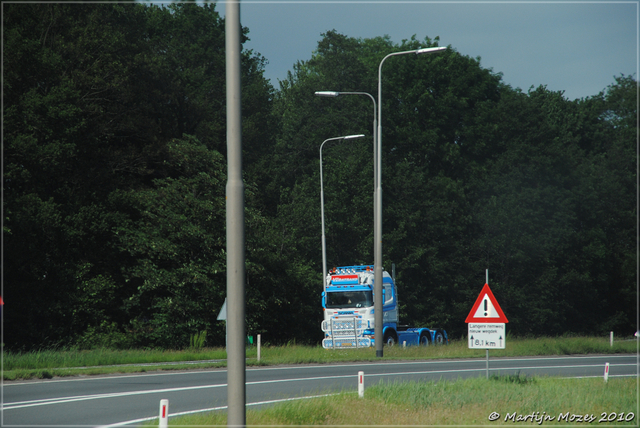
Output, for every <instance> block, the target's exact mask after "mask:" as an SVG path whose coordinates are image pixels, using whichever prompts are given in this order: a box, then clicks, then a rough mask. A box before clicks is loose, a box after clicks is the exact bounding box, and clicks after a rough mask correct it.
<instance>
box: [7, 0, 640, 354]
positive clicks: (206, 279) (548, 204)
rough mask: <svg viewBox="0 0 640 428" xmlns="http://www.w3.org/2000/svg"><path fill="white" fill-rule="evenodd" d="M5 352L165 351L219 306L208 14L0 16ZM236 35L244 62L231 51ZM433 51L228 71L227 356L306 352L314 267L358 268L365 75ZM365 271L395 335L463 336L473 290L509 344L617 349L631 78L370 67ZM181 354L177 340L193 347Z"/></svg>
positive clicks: (632, 174) (212, 37)
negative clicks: (234, 100)
mask: <svg viewBox="0 0 640 428" xmlns="http://www.w3.org/2000/svg"><path fill="white" fill-rule="evenodd" d="M3 11H4V14H3V17H2V19H3V30H4V34H3V36H4V51H3V55H4V57H3V65H4V70H3V72H4V79H3V85H4V86H3V91H4V111H3V141H4V147H3V155H4V158H3V161H4V175H3V191H4V194H3V196H4V197H3V213H4V215H3V240H4V248H5V249H6V250H7V251H5V252H4V255H3V267H4V271H3V273H4V277H3V280H4V290H3V293H4V294H3V300H4V301H5V302H6V307H5V313H4V320H5V321H6V326H7V328H5V329H4V343H5V344H6V345H7V347H8V348H9V349H11V350H14V351H18V350H32V349H42V348H50V347H53V348H55V347H77V348H99V347H105V346H106V347H113V348H130V347H149V348H153V347H162V348H185V347H188V346H189V345H190V340H191V339H192V338H194V337H196V335H198V334H201V332H203V331H206V332H207V333H206V337H204V338H201V339H202V340H206V343H207V344H209V345H212V346H215V345H221V344H222V343H224V335H225V333H224V325H223V323H220V322H218V321H217V320H216V318H215V316H216V314H217V313H218V311H219V309H220V307H221V306H222V304H223V302H224V297H225V294H226V271H225V270H226V266H225V265H226V254H225V221H224V219H225V202H224V193H225V190H224V183H225V181H226V175H225V167H226V165H225V153H226V143H225V135H226V124H225V88H224V77H225V74H224V21H223V19H221V18H220V16H219V15H218V12H217V11H216V10H215V4H205V5H197V4H195V3H190V2H180V3H175V4H171V5H170V6H169V7H164V6H156V5H143V4H138V3H130V4H121V3H104V4H99V3H95V4H81V3H58V4H55V3H41V4H35V3H12V4H7V5H5V8H4V9H3ZM248 34H249V32H248V29H244V30H243V42H244V41H246V40H247V38H248ZM438 42H439V40H438V38H435V39H430V38H426V39H425V40H423V41H420V40H417V39H416V38H415V37H412V38H411V39H408V40H403V41H402V42H401V43H399V44H395V43H393V42H392V41H391V40H390V39H389V37H387V36H385V37H375V38H372V39H356V38H351V37H347V36H345V35H342V34H340V33H338V32H336V31H334V30H332V31H328V32H326V33H325V34H323V35H322V38H321V40H320V41H319V43H318V47H317V49H316V50H315V51H314V52H313V54H312V56H311V58H310V59H308V60H300V61H298V62H297V63H296V64H294V66H293V70H292V71H291V72H290V73H289V74H288V76H287V78H286V79H285V80H284V81H281V82H280V88H279V90H278V91H275V90H274V88H273V87H272V86H271V85H270V84H269V83H268V82H267V81H266V80H265V79H264V77H263V69H264V65H265V63H266V59H265V58H263V57H261V56H260V55H259V54H257V53H254V52H252V51H249V50H244V51H243V54H242V85H243V87H242V91H243V92H242V93H243V100H242V113H243V150H244V152H243V156H244V157H243V159H244V167H243V169H244V174H245V175H244V178H245V182H246V195H245V202H246V203H245V206H246V213H245V220H246V226H245V230H246V231H245V235H246V279H247V287H246V290H247V293H246V305H247V308H246V313H247V334H257V333H262V334H263V335H264V337H265V338H266V337H268V340H269V341H270V342H272V343H287V342H290V341H292V340H293V341H296V342H297V343H307V344H316V343H318V342H319V340H320V339H321V337H322V335H321V332H320V329H319V323H320V320H321V316H322V314H321V310H320V304H319V300H320V295H319V294H320V291H319V290H320V284H321V283H322V276H323V275H322V273H321V260H322V258H321V245H320V244H321V224H320V216H321V213H320V203H319V197H320V193H319V181H320V176H319V152H318V150H319V147H320V144H321V143H322V142H323V141H324V140H326V139H327V138H332V137H336V136H342V135H349V134H364V135H365V138H362V139H354V140H345V141H335V142H331V143H330V144H327V145H326V146H325V149H324V150H325V151H324V152H323V162H324V163H323V177H322V180H323V184H324V193H325V226H326V242H327V258H328V263H329V265H331V266H337V265H352V264H365V263H366V264H369V263H371V262H372V259H373V251H372V247H373V237H372V224H373V195H372V189H373V180H372V179H373V162H372V159H373V156H372V135H373V129H372V128H373V127H372V117H371V112H372V104H371V100H370V99H369V98H368V97H365V96H355V95H350V96H349V95H343V96H339V97H337V98H331V99H328V98H320V97H315V96H314V95H313V94H314V92H315V91H318V90H334V91H364V92H368V93H371V94H375V93H376V90H377V83H378V75H377V72H378V65H379V63H380V61H381V60H382V58H384V57H385V56H386V55H387V54H388V53H390V52H394V51H403V50H412V49H417V48H421V47H430V46H437V45H438ZM382 81H383V94H382V111H383V112H384V114H383V117H382V123H381V124H380V125H381V127H382V144H383V154H382V164H383V170H382V177H381V178H382V183H383V189H384V190H383V192H384V193H383V258H384V267H385V268H386V269H387V270H390V268H391V265H392V263H395V265H396V270H397V272H398V277H397V278H398V283H399V303H400V313H401V321H402V323H405V324H418V325H427V326H431V327H442V328H445V329H447V331H448V332H449V334H450V336H460V335H461V334H464V332H465V331H466V328H465V325H464V322H463V321H464V319H465V317H466V314H467V313H468V310H469V309H470V307H471V306H472V304H473V301H474V300H475V298H476V296H477V294H478V291H479V290H480V288H481V287H482V284H483V282H484V272H485V269H489V272H490V284H491V287H492V290H493V292H494V294H495V295H496V296H497V298H498V300H499V301H500V304H501V306H502V308H503V310H504V311H505V313H506V314H507V317H508V318H509V320H510V324H509V331H510V332H513V333H516V334H523V335H524V334H531V335H540V334H563V333H568V332H570V333H581V334H584V333H598V334H601V333H603V332H607V331H610V330H615V331H616V333H617V334H618V332H619V334H623V335H625V334H631V333H633V332H634V331H635V328H636V326H635V320H636V308H635V305H634V304H633V303H634V302H636V301H637V290H636V269H635V267H636V249H637V242H636V241H635V238H634V237H635V236H636V221H635V220H636V218H637V208H636V204H635V203H634V201H635V196H636V191H637V176H636V174H637V172H636V171H637V158H636V153H635V147H636V146H635V144H634V142H635V141H636V138H637V132H638V130H637V103H636V100H637V91H638V84H637V80H636V79H635V78H633V77H630V76H623V75H622V76H619V77H616V78H615V82H614V83H613V84H612V85H610V86H609V87H608V88H606V89H605V90H603V91H602V92H601V93H599V94H596V95H594V96H592V97H588V98H585V99H581V100H575V101H569V100H567V99H565V98H564V96H563V94H562V92H553V91H549V90H548V89H547V88H546V87H544V86H541V87H538V88H530V89H529V90H528V91H527V92H523V91H522V90H520V89H514V88H511V87H510V86H508V85H506V84H504V83H503V82H502V80H501V75H500V74H499V73H494V72H493V71H492V70H487V69H484V68H482V67H481V65H480V58H470V57H468V56H465V55H463V54H461V53H459V52H457V51H456V50H455V49H454V48H453V47H451V46H449V48H448V49H447V50H446V51H445V52H442V53H438V54H434V55H427V56H415V55H403V56H397V57H392V58H389V60H388V62H386V63H385V66H384V69H383V76H382ZM198 337H199V336H198Z"/></svg>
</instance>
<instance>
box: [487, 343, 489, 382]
mask: <svg viewBox="0 0 640 428" xmlns="http://www.w3.org/2000/svg"><path fill="white" fill-rule="evenodd" d="M487 379H489V350H488V349H487Z"/></svg>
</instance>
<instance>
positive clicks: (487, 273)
mask: <svg viewBox="0 0 640 428" xmlns="http://www.w3.org/2000/svg"><path fill="white" fill-rule="evenodd" d="M485 279H486V280H487V282H486V283H487V285H489V269H487V270H486V278H485ZM487 379H489V350H488V349H487Z"/></svg>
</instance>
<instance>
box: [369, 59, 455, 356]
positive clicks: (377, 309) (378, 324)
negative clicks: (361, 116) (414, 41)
mask: <svg viewBox="0 0 640 428" xmlns="http://www.w3.org/2000/svg"><path fill="white" fill-rule="evenodd" d="M446 49H447V48H445V47H435V48H423V49H416V50H412V51H402V52H392V53H390V54H388V55H387V56H385V57H384V58H382V61H380V65H379V66H378V134H377V136H376V138H377V140H378V141H377V143H378V147H377V156H376V161H377V162H376V169H377V174H376V175H377V180H376V189H375V207H376V211H377V215H376V216H375V219H374V222H375V224H374V234H373V236H374V238H375V240H376V246H375V249H374V253H373V259H374V261H373V264H374V266H373V269H374V271H373V275H374V276H373V287H374V290H373V293H374V299H373V300H374V302H373V311H374V324H375V328H374V335H375V338H376V357H380V358H382V357H383V351H382V346H383V343H382V339H383V337H382V327H383V319H382V64H384V61H385V60H386V59H387V58H389V57H391V56H396V55H404V54H410V53H415V54H418V55H419V54H425V53H435V52H441V51H444V50H446Z"/></svg>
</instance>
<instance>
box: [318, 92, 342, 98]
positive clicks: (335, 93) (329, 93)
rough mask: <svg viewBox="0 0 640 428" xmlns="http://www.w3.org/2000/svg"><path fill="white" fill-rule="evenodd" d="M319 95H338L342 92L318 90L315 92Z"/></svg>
mask: <svg viewBox="0 0 640 428" xmlns="http://www.w3.org/2000/svg"><path fill="white" fill-rule="evenodd" d="M315 94H316V95H317V96H319V97H337V96H338V95H340V92H335V91H316V93H315Z"/></svg>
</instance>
